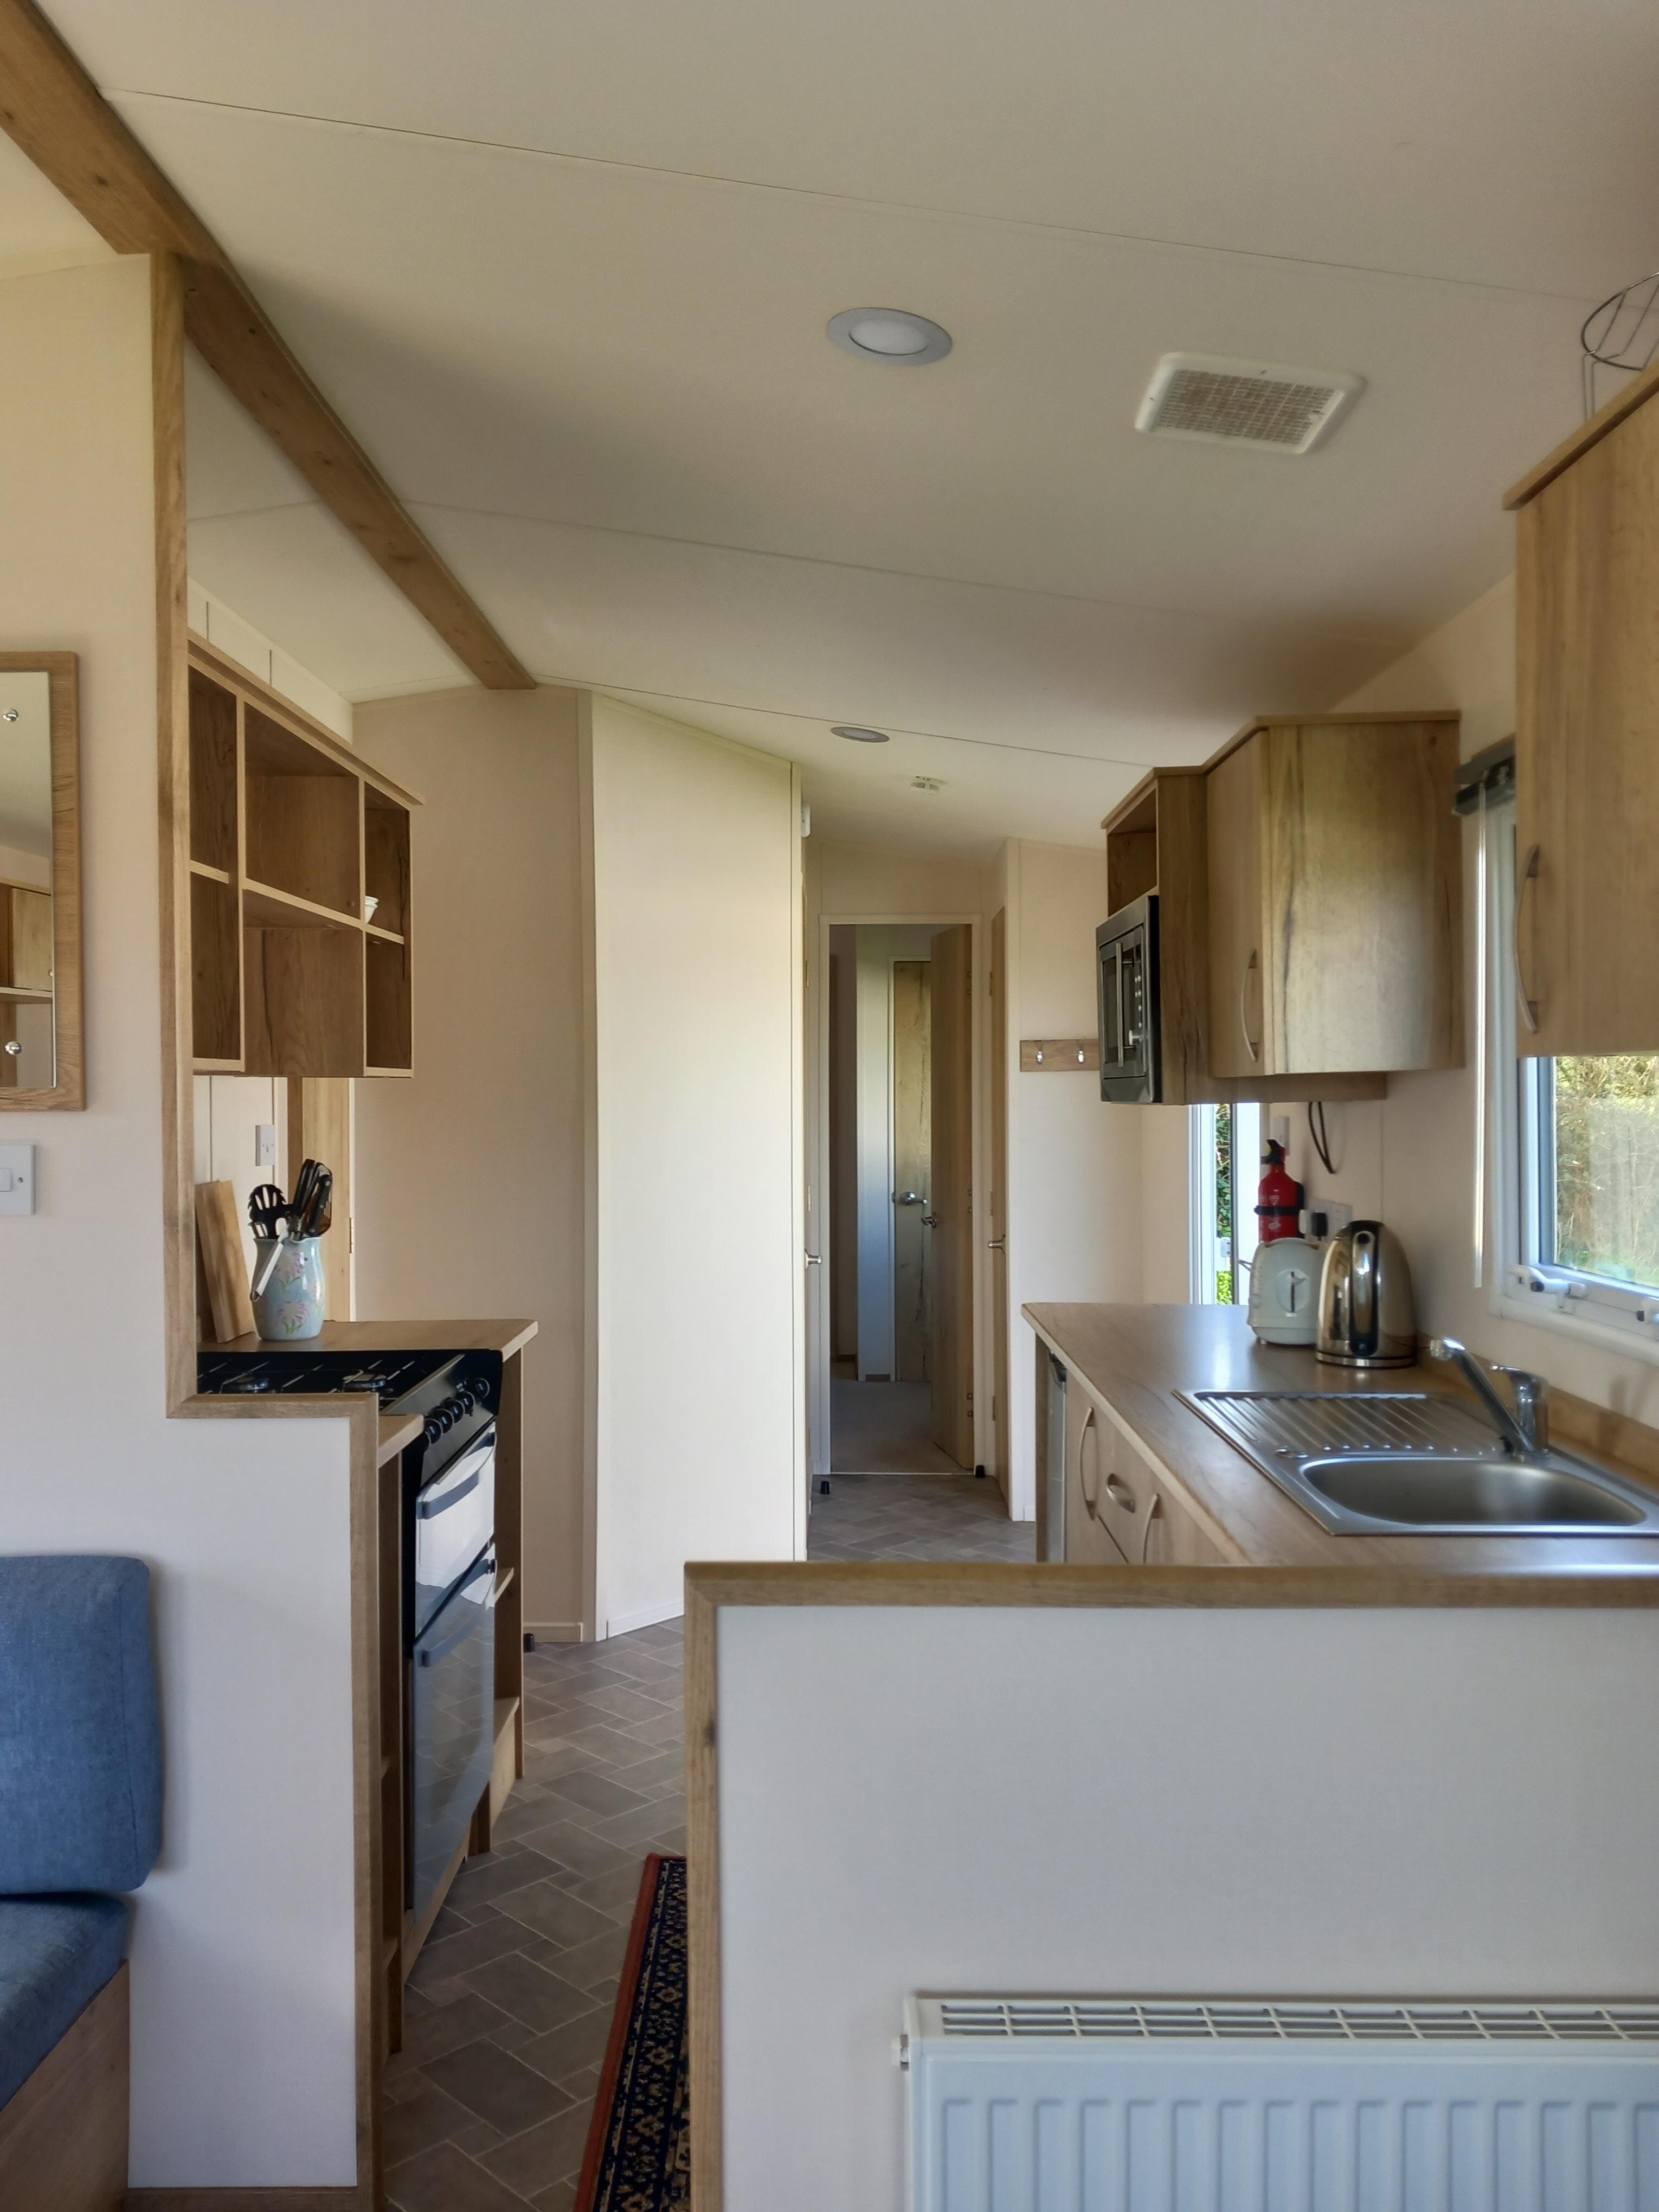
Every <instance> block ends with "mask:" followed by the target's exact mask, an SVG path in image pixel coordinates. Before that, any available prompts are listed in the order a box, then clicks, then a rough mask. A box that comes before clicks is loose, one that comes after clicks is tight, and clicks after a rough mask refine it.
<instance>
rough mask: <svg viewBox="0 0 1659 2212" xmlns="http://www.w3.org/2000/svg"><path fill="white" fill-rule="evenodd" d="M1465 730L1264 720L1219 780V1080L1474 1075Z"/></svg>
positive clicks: (1444, 718)
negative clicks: (1462, 764)
mask: <svg viewBox="0 0 1659 2212" xmlns="http://www.w3.org/2000/svg"><path fill="white" fill-rule="evenodd" d="M1457 727H1458V723H1457V717H1456V715H1455V714H1440V715H1434V714H1425V715H1423V716H1420V717H1409V716H1404V715H1399V716H1394V717H1389V716H1378V717H1376V718H1373V719H1371V720H1364V721H1360V720H1348V719H1346V718H1341V717H1322V718H1321V717H1313V718H1310V719H1307V720H1262V721H1259V722H1255V723H1252V724H1251V725H1250V726H1249V728H1248V729H1246V730H1245V731H1243V732H1241V734H1240V736H1239V737H1238V738H1237V739H1236V740H1235V741H1234V743H1233V744H1232V745H1231V746H1230V747H1229V748H1228V750H1226V751H1225V753H1223V754H1222V755H1221V757H1219V758H1218V760H1217V762H1216V763H1215V764H1214V765H1213V766H1212V768H1211V769H1210V771H1209V774H1208V776H1207V779H1206V781H1207V786H1208V812H1207V837H1208V856H1209V868H1208V876H1209V956H1210V957H1209V969H1210V975H1209V985H1210V1035H1209V1045H1210V1066H1211V1071H1212V1073H1213V1074H1215V1075H1217V1076H1218V1077H1237V1078H1243V1079H1263V1078H1268V1077H1273V1076H1301V1075H1316V1074H1320V1073H1327V1074H1340V1073H1360V1072H1362V1071H1367V1070H1369V1071H1372V1072H1374V1073H1389V1072H1390V1071H1395V1070H1401V1071H1404V1070H1407V1069H1412V1068H1431V1067H1456V1066H1462V1060H1463V1014H1462V848H1461V844H1460V841H1459V835H1458V826H1457V823H1456V819H1455V816H1454V813H1453V811H1452V802H1453V798H1454V793H1455V781H1456V769H1457V750H1458V747H1457Z"/></svg>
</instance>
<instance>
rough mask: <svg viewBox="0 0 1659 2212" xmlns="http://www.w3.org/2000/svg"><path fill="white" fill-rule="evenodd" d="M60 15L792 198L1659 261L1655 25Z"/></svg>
mask: <svg viewBox="0 0 1659 2212" xmlns="http://www.w3.org/2000/svg"><path fill="white" fill-rule="evenodd" d="M51 12H52V17H53V20H54V21H56V22H57V23H58V26H59V27H60V28H61V29H62V30H63V32H64V35H65V36H66V37H67V38H68V39H69V40H70V43H71V44H72V45H73V46H75V47H76V51H77V52H79V53H80V54H81V55H82V58H83V59H84V60H85V61H86V62H87V64H88V67H89V68H90V69H91V70H93V72H94V75H95V76H97V78H98V80H99V82H100V83H101V84H103V85H104V86H105V87H106V88H115V89H120V90H143V91H149V92H159V93H165V94H173V95H181V96H185V97H189V98H192V99H197V100H209V101H216V102H222V103H224V104H226V105H228V106H237V107H244V108H269V109H281V110H284V111H287V112H292V113H295V114H301V115H313V116H325V117H332V118H351V119H353V120H356V121H362V122H367V123H372V124H375V125H381V126H386V127H389V128H395V129H401V130H406V131H422V132H429V133H432V134H435V135H438V136H442V137H454V138H465V139H473V140H478V141H486V142H490V143H498V144H501V143H504V144H509V145H516V146H524V147H529V148H535V149H542V150H544V151H554V152H559V153H564V154H572V155H582V156H585V157H587V158H589V159H592V160H595V161H609V162H620V163H627V164H632V165H637V166H640V167H654V168H663V169H671V170H682V171H689V172H694V173H699V174H702V175H712V176H718V177H730V178H738V179H749V180H750V181H759V182H763V183H768V184H772V185H779V186H781V187H786V188H787V189H789V190H790V191H796V192H823V193H833V194H839V195H849V196H856V197H864V198H868V199H872V200H886V201H891V202H896V203H902V204H909V205H914V206H921V207H929V208H941V209H951V210H963V211H969V212H973V213H976V214H979V215H985V216H995V217H999V218H1005V219H1018V220H1019V221H1023V222H1039V223H1054V224H1061V225H1066V226H1070V227H1075V228H1085V229H1093V230H1103V231H1113V232H1119V233H1125V234H1133V235H1136V236H1139V237H1147V238H1158V239H1166V240H1181V241H1184V242H1188V243H1193V244H1200V245H1207V246H1227V247H1231V248H1235V249H1238V250H1242V251H1245V252H1261V253H1274V254H1280V255H1285V256H1287V257H1290V258H1297V259H1306V260H1314V261H1326V262H1340V263H1346V264H1355V265H1362V266H1367V267H1371V268H1382V269H1392V270H1417V271H1419V272H1421V273H1425V274H1431V275H1437V276H1449V277H1454V278H1457V279H1461V280H1464V281H1469V282H1478V283H1490V284H1507V285H1516V286H1523V287H1530V288H1534V289H1544V290H1553V291H1556V292H1559V293H1563V294H1566V295H1571V296H1577V295H1579V294H1581V293H1583V292H1584V291H1591V292H1596V291H1602V292H1605V291H1606V290H1607V289H1610V288H1611V287H1612V286H1613V284H1615V283H1622V282H1628V281H1629V280H1630V279H1631V278H1632V277H1633V276H1638V275H1639V274H1640V273H1642V271H1643V270H1644V269H1645V268H1646V267H1647V266H1648V265H1649V264H1650V258H1651V257H1652V254H1653V252H1654V246H1655V239H1654V229H1653V221H1652V215H1651V210H1652V209H1653V207H1654V205H1655V204H1656V198H1659V143H1656V136H1655V133H1654V131H1653V129H1652V93H1653V87H1654V84H1655V82H1656V77H1659V11H1656V10H1655V9H1653V8H1651V7H1650V6H1647V5H1644V4H1642V0H1607V4H1603V5H1595V6H1586V5H1579V6H1564V5H1562V4H1560V0H1449V4H1447V0H1395V4H1394V5H1389V6H1379V5H1378V4H1376V0H1336V4H1331V0H1255V4H1253V5H1251V6H1249V7H1241V6H1239V5H1237V0H1160V4H1158V5H1156V6H1149V5H1147V4H1146V0H1043V4H1042V5H1040V6H1037V7H1035V8H1034V7H1032V6H1031V5H1030V0H906V4H905V5H904V6H903V7H902V8H894V7H893V6H891V5H890V0H836V4H835V5H833V6H831V5H828V4H824V0H810V4H796V5H793V6H790V7H779V6H777V5H776V4H775V0H705V4H702V5H699V6H697V7H695V8H686V7H681V8H672V7H669V8H665V7H662V6H659V5H651V4H647V0H561V4H560V5H559V6H557V7H548V6H547V5H546V4H545V0H473V4H471V5H470V6H468V7H465V8H458V7H455V6H454V5H453V0H400V4H399V6H398V8H397V9H395V10H389V9H387V8H386V5H385V4H384V0H283V5H282V6H280V7H275V8H273V7H270V6H261V5H257V4H254V0H234V4H227V0H147V4H146V5H145V6H144V7H143V8H135V7H133V6H131V0H52V10H51ZM207 212H208V213H209V215H210V216H212V214H213V210H211V209H210V210H207ZM854 304H856V303H854Z"/></svg>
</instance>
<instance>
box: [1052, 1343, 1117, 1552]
mask: <svg viewBox="0 0 1659 2212" xmlns="http://www.w3.org/2000/svg"><path fill="white" fill-rule="evenodd" d="M1103 1431H1110V1424H1109V1422H1108V1421H1107V1420H1106V1419H1105V1417H1104V1416H1103V1413H1101V1411H1100V1408H1099V1407H1097V1405H1096V1404H1095V1401H1094V1400H1093V1399H1092V1398H1091V1397H1090V1395H1088V1393H1087V1391H1085V1390H1084V1389H1082V1388H1081V1387H1080V1386H1079V1383H1078V1380H1077V1377H1076V1376H1073V1377H1072V1379H1071V1383H1070V1386H1069V1388H1068V1389H1067V1390H1066V1565H1067V1566H1069V1567H1121V1565H1123V1553H1121V1551H1120V1550H1119V1548H1118V1547H1117V1546H1116V1544H1115V1543H1114V1542H1113V1541H1112V1537H1111V1533H1110V1530H1109V1528H1108V1526H1107V1523H1106V1521H1105V1520H1104V1518H1103V1511H1102V1499H1103V1482H1104V1480H1105V1474H1106V1468H1105V1458H1104V1453H1103V1442H1104V1437H1103ZM1112 1433H1115V1431H1112Z"/></svg>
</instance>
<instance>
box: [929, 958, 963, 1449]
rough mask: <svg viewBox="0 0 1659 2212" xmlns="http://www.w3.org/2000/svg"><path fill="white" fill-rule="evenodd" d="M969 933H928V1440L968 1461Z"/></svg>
mask: <svg viewBox="0 0 1659 2212" xmlns="http://www.w3.org/2000/svg"><path fill="white" fill-rule="evenodd" d="M973 964H974V963H973V933H972V932H971V930H970V929H969V927H968V925H967V923H966V922H959V923H958V924H957V926H956V927H954V928H951V929H942V930H940V931H939V934H938V935H937V936H936V937H935V938H934V939H933V1033H932V1055H931V1057H932V1065H933V1210H932V1212H931V1213H930V1214H929V1216H928V1220H929V1222H930V1224H931V1225H932V1228H933V1282H932V1288H933V1442H934V1443H936V1444H937V1445H938V1446H939V1449H940V1450H941V1451H942V1452H945V1453H946V1454H947V1455H949V1456H950V1457H951V1459H953V1460H955V1461H956V1462H957V1466H958V1467H972V1465H973V1464H974V1237H973V1209H974V1084H973V998H972V993H973Z"/></svg>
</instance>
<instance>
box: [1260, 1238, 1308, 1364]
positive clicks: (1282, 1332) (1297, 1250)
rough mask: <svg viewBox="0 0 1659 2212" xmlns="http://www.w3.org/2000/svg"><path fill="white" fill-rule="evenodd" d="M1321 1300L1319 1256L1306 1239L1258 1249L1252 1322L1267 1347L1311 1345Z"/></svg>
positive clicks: (1280, 1240)
mask: <svg viewBox="0 0 1659 2212" xmlns="http://www.w3.org/2000/svg"><path fill="white" fill-rule="evenodd" d="M1318 1297H1319V1254H1318V1253H1317V1251H1316V1249H1314V1247H1313V1246H1312V1245H1311V1244H1310V1243H1309V1242H1308V1241H1307V1239H1306V1237H1275V1238H1274V1240H1273V1243H1271V1244H1258V1245H1257V1246H1256V1248H1255V1259H1254V1260H1252V1261H1251V1262H1250V1306H1249V1322H1250V1327H1251V1328H1253V1329H1254V1330H1255V1333H1256V1335H1257V1337H1258V1338H1259V1339H1260V1340H1261V1342H1262V1343H1263V1344H1311V1343H1312V1342H1313V1340H1314V1336H1315V1333H1316V1328H1317V1326H1318V1322H1317V1316H1316V1311H1315V1308H1316V1302H1317V1299H1318Z"/></svg>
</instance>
